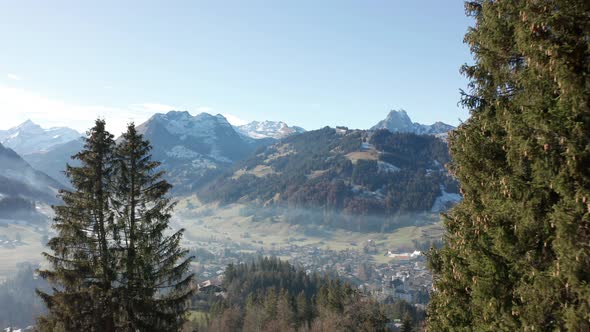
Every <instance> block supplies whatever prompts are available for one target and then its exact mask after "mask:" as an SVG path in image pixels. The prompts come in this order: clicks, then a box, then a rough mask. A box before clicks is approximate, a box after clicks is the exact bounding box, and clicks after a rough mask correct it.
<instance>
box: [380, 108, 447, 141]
mask: <svg viewBox="0 0 590 332" xmlns="http://www.w3.org/2000/svg"><path fill="white" fill-rule="evenodd" d="M377 129H387V130H389V131H391V132H400V133H414V134H419V135H436V136H445V135H446V134H447V133H448V132H449V131H451V130H453V129H455V127H453V126H451V125H449V124H446V123H443V122H435V123H434V124H431V125H424V124H421V123H417V122H412V120H411V119H410V117H409V116H408V113H406V111H404V110H399V111H396V110H392V111H391V112H389V114H388V115H387V117H386V118H385V119H384V120H381V121H379V122H378V123H377V124H376V125H374V126H373V127H372V128H371V130H377Z"/></svg>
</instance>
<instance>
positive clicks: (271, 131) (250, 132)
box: [235, 121, 305, 139]
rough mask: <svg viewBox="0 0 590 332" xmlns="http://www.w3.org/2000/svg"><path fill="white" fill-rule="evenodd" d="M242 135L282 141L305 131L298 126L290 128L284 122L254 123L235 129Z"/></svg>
mask: <svg viewBox="0 0 590 332" xmlns="http://www.w3.org/2000/svg"><path fill="white" fill-rule="evenodd" d="M235 128H236V130H237V131H239V132H240V133H241V134H243V135H245V136H248V137H251V138H254V139H261V138H274V139H281V138H285V137H288V136H291V135H295V134H299V133H303V132H305V129H303V128H301V127H297V126H293V127H289V126H288V125H287V124H286V123H284V122H282V121H253V122H250V123H248V124H245V125H242V126H237V127H235Z"/></svg>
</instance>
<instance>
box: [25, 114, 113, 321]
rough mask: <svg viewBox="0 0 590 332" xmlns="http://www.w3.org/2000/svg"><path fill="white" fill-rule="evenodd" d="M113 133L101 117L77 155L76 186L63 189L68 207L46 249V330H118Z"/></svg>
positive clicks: (59, 210)
mask: <svg viewBox="0 0 590 332" xmlns="http://www.w3.org/2000/svg"><path fill="white" fill-rule="evenodd" d="M114 144H115V143H114V141H113V136H112V135H111V134H110V133H109V132H107V131H106V129H105V122H104V121H102V120H97V121H96V123H95V126H94V127H93V128H92V129H90V131H89V132H88V138H87V139H86V142H85V145H84V150H82V151H81V152H80V153H78V154H76V155H75V156H74V158H75V159H78V160H79V161H80V163H81V165H80V167H72V166H67V170H66V175H67V176H68V178H69V179H70V181H71V183H72V186H73V190H71V191H70V190H62V191H61V192H60V196H61V199H62V200H63V205H61V206H54V207H53V209H54V211H55V218H54V223H53V227H54V228H55V229H56V231H57V236H56V237H54V238H52V239H51V240H50V241H49V242H48V244H47V245H48V247H49V248H50V249H51V250H52V251H53V254H50V253H43V255H44V256H45V258H46V259H47V260H48V261H49V263H50V266H51V267H50V268H49V269H46V270H41V271H39V272H40V275H41V277H43V278H45V279H47V280H48V281H49V282H50V283H51V284H53V285H54V287H53V291H52V292H51V293H45V292H42V291H39V290H38V291H37V292H38V294H39V295H40V296H41V298H42V299H43V301H44V302H45V303H46V305H47V308H48V314H47V315H45V316H43V317H41V318H40V319H39V324H38V325H39V330H41V331H113V330H114V328H115V326H114V321H115V311H116V309H115V305H116V302H117V299H116V293H115V291H114V289H113V282H114V280H115V278H116V274H115V271H114V269H115V267H114V257H113V256H112V255H111V252H110V249H109V243H110V242H111V241H112V237H110V236H109V234H112V231H111V230H112V227H113V225H114V223H113V220H114V219H113V214H112V212H111V211H110V210H109V196H110V192H111V182H110V175H111V173H112V151H113V149H114Z"/></svg>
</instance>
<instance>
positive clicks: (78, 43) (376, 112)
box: [0, 0, 471, 132]
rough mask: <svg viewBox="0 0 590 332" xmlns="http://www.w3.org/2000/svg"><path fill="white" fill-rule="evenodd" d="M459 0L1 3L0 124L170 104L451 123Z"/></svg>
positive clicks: (464, 58)
mask: <svg viewBox="0 0 590 332" xmlns="http://www.w3.org/2000/svg"><path fill="white" fill-rule="evenodd" d="M469 24H471V21H470V20H469V19H468V18H466V17H465V15H464V11H463V1H458V0H451V1H440V0H439V1H434V0H428V1H420V2H417V1H397V0H390V1H361V0H358V1H346V0H344V1H342V0H341V1H318V0H316V1H307V0H299V1H278V0H277V1H271V0H268V1H258V0H249V1H245V0H235V1H225V0H219V1H197V0H193V1H27V0H19V1H9V0H0V40H1V41H2V52H0V113H1V114H2V118H3V119H4V120H3V121H0V129H5V128H8V127H11V126H13V125H16V124H18V123H20V122H22V121H24V120H26V119H27V118H31V119H32V120H33V121H36V122H39V123H40V124H42V125H45V126H58V125H63V126H71V127H73V128H76V129H79V130H83V129H85V128H87V127H89V126H90V125H91V123H92V119H94V118H96V117H97V116H103V117H105V118H106V119H107V124H108V125H109V126H110V127H111V128H112V130H113V131H115V132H116V131H118V130H121V129H122V128H123V127H124V125H125V122H127V121H129V120H135V121H136V122H142V121H144V120H145V119H147V118H148V117H149V116H150V115H151V114H153V113H154V112H156V111H166V110H167V109H168V108H176V109H181V110H188V111H190V112H191V113H192V114H197V113H199V112H201V111H208V112H211V113H222V114H228V115H231V116H233V117H236V118H239V119H242V120H247V121H251V120H283V121H286V122H287V123H288V124H293V125H299V126H302V127H304V128H307V129H315V128H319V127H323V126H326V125H330V126H335V125H346V126H349V127H352V128H368V127H370V126H371V125H373V124H375V123H376V122H377V121H379V120H380V119H383V118H384V117H385V116H386V114H387V113H388V111H389V110H390V109H394V108H395V109H397V108H404V109H406V110H407V111H408V114H409V115H410V116H411V117H412V119H413V120H414V121H418V122H421V123H427V124H429V123H432V122H434V121H439V120H440V121H444V122H447V123H451V124H457V123H458V119H459V118H461V119H465V118H467V116H468V112H467V111H466V110H464V109H461V108H460V107H459V106H457V102H458V100H459V89H460V88H464V87H465V85H466V80H465V79H464V78H463V77H461V75H460V74H459V67H460V66H461V64H463V63H465V62H469V61H471V60H470V59H471V56H470V54H469V51H468V48H467V46H466V45H464V44H463V43H462V39H463V34H464V33H465V31H466V29H467V26H468V25H469Z"/></svg>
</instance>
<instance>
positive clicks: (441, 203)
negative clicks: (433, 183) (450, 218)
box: [430, 185, 463, 212]
mask: <svg viewBox="0 0 590 332" xmlns="http://www.w3.org/2000/svg"><path fill="white" fill-rule="evenodd" d="M440 191H441V192H442V194H441V195H440V196H438V197H437V198H436V200H435V201H434V204H432V208H431V209H430V211H431V212H441V211H444V210H445V209H446V208H448V207H449V205H451V204H455V203H457V202H460V201H461V200H462V199H463V197H461V195H459V194H455V193H448V192H446V191H445V187H444V186H443V185H441V186H440Z"/></svg>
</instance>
